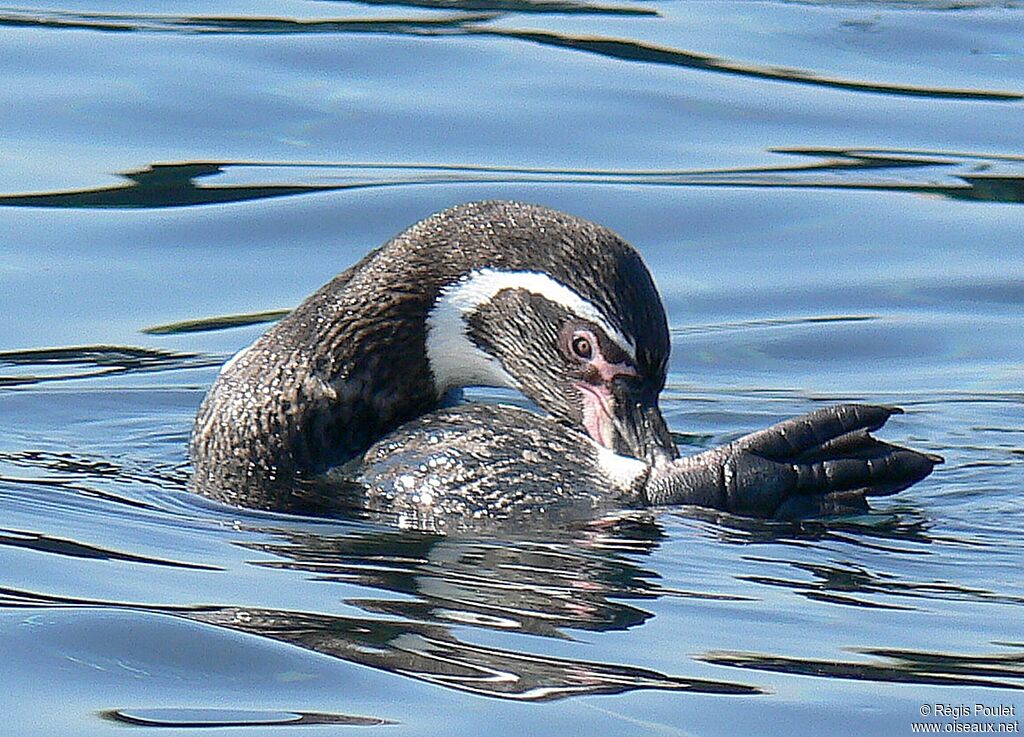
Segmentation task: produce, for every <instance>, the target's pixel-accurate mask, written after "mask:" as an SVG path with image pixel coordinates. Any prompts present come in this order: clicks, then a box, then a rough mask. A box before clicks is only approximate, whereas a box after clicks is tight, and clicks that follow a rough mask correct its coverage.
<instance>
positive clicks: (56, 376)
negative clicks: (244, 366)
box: [0, 345, 224, 389]
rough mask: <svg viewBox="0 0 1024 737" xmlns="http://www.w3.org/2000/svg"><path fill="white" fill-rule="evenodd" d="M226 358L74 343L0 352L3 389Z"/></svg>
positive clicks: (190, 365) (212, 362)
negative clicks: (4, 373) (66, 345)
mask: <svg viewBox="0 0 1024 737" xmlns="http://www.w3.org/2000/svg"><path fill="white" fill-rule="evenodd" d="M223 362H224V357H217V356H207V355H202V354H199V353H177V352H173V351H163V350H156V349H151V348H133V347H122V346H106V345H94V346H74V347H68V348H35V349H30V350H20V351H0V371H7V372H12V371H13V372H16V373H8V374H7V375H3V374H0V389H2V388H7V387H20V386H29V385H32V384H42V383H46V382H52V381H68V380H70V379H89V378H96V377H101V376H114V375H118V374H138V373H153V372H159V371H178V370H181V369H193V368H205V367H210V366H219V365H220V364H222V363H223Z"/></svg>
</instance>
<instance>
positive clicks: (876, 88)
mask: <svg viewBox="0 0 1024 737" xmlns="http://www.w3.org/2000/svg"><path fill="white" fill-rule="evenodd" d="M444 1H445V0H412V1H411V2H409V3H395V4H398V5H411V6H412V7H430V8H438V7H443V8H445V9H447V7H448V6H446V5H440V6H438V5H432V4H429V3H433V2H441V3H443V2H444ZM467 1H468V2H469V5H468V6H467V7H468V8H470V9H478V8H479V9H496V10H499V11H500V12H499V13H483V14H465V13H462V14H457V15H452V16H449V17H445V18H433V19H419V18H411V19H402V18H399V19H380V20H376V19H375V20H364V19H336V20H297V19H291V18H230V17H213V16H209V17H204V16H171V15H167V16H162V15H132V14H112V13H71V12H64V11H50V12H46V13H41V12H35V13H26V12H16V11H7V12H3V13H0V27H4V26H7V27H19V28H23V27H32V28H46V29H81V30H92V31H102V32H116V33H128V32H133V33H178V34H187V35H195V34H245V35H265V34H278V35H279V34H297V33H303V34H306V33H321V34H322V33H330V34H342V33H375V34H389V35H398V36H475V37H479V36H492V37H497V38H502V39H507V40H512V41H522V42H525V43H533V44H539V45H542V46H548V47H552V48H559V49H566V50H569V51H578V52H582V53H589V54H596V55H599V56H603V57H606V58H611V59H617V60H619V61H627V62H637V63H642V64H657V65H660V66H673V67H678V68H683V69H690V70H695V71H702V72H713V73H717V74H726V75H730V76H741V77H748V78H753V79H759V80H765V81H771V82H788V83H793V84H801V85H810V86H815V87H826V88H831V89H840V90H846V91H850V92H861V93H870V94H880V95H898V96H902V97H926V98H940V99H950V100H990V101H1018V100H1022V99H1024V93H1021V92H1015V91H1001V90H978V89H953V88H942V87H922V86H914V85H900V84H891V83H884V82H865V81H857V80H847V79H842V78H838V77H826V76H823V75H819V74H816V73H815V72H813V71H808V70H802V69H785V68H780V67H774V66H769V65H759V64H750V63H744V62H740V61H735V60H731V59H725V58H722V57H718V56H713V55H710V54H702V53H699V52H695V51H688V50H686V49H677V48H673V47H671V46H663V45H658V44H651V43H646V42H643V41H638V40H633V39H623V38H614V37H602V36H582V35H580V36H576V35H569V34H561V33H554V32H551V31H541V30H526V29H504V28H495V27H490V26H486V25H483V24H486V23H487V22H488V21H491V20H493V19H494V18H496V17H498V16H499V15H500V14H501V13H502V12H522V11H523V6H525V8H526V11H525V12H538V7H544V6H545V5H547V4H545V3H539V2H529V1H528V0H475V2H474V0H467ZM420 2H426V3H428V5H426V6H424V5H420V4H419V3H420ZM455 7H456V8H458V9H459V10H461V9H462V8H461V7H459V5H458V4H456V5H455ZM548 7H551V6H548ZM554 7H559V8H560V9H559V10H557V11H548V12H563V13H564V12H574V13H591V14H599V15H607V14H609V13H611V14H617V15H624V14H625V15H636V14H640V15H648V14H650V13H647V12H645V11H644V9H637V8H633V7H621V6H620V7H615V6H610V7H609V6H598V5H593V6H588V5H579V4H575V3H571V2H565V1H564V0H559V2H558V5H557V6H554Z"/></svg>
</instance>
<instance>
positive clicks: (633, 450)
mask: <svg viewBox="0 0 1024 737" xmlns="http://www.w3.org/2000/svg"><path fill="white" fill-rule="evenodd" d="M611 393H612V396H613V397H614V398H615V403H614V406H613V407H612V421H613V425H614V428H615V438H614V444H613V445H612V450H614V451H615V452H616V453H619V454H620V455H630V456H633V457H634V458H639V459H641V460H644V461H647V463H649V464H650V465H652V466H660V465H662V464H665V463H668V462H670V461H671V460H673V459H674V458H677V457H678V456H679V451H678V449H677V448H676V444H675V443H674V442H673V440H672V436H671V435H670V434H669V431H668V426H667V425H666V424H665V418H664V417H662V416H661V410H660V409H659V408H658V392H657V391H656V390H654V389H651V388H649V387H641V386H640V385H639V384H638V382H635V381H622V380H620V381H616V382H614V383H613V384H612V392H611Z"/></svg>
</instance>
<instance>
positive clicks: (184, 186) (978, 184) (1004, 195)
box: [0, 148, 1024, 361]
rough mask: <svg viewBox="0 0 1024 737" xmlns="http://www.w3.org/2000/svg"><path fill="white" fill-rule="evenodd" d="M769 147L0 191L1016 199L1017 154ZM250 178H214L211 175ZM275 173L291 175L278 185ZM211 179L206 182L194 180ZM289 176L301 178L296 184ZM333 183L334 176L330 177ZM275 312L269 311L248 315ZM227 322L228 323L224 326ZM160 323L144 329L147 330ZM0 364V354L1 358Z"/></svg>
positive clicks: (177, 200)
mask: <svg viewBox="0 0 1024 737" xmlns="http://www.w3.org/2000/svg"><path fill="white" fill-rule="evenodd" d="M773 152H774V153H777V154H780V155H787V156H797V157H801V158H811V159H815V160H814V161H812V162H810V163H800V164H788V165H779V166H761V167H739V168H731V169H689V170H686V169H679V170H669V169H666V170H588V169H543V168H529V167H522V168H517V167H489V166H471V165H465V166H462V165H444V164H402V163H398V164H379V163H365V162H336V163H311V162H241V161H239V162H180V163H163V164H152V165H150V166H147V167H145V168H143V169H140V170H138V171H130V172H126V173H124V174H122V175H121V176H123V177H124V178H125V179H126V180H127V182H126V183H125V184H122V185H118V186H113V187H109V186H103V187H94V188H88V189H77V190H62V191H60V190H59V191H53V192H39V193H25V194H6V195H0V206H9V207H57V208H90V209H91V208H98V209H103V208H124V209H135V208H167V207H189V206H197V205H211V204H224V203H229V202H246V201H253V200H262V199H267V198H275V197H288V196H294V195H301V194H311V193H316V192H335V191H342V190H357V189H358V190H363V189H380V188H384V187H396V186H445V185H469V184H501V185H507V184H567V185H614V186H624V185H641V186H657V187H739V188H763V189H826V190H835V191H847V192H851V191H873V192H892V193H894V194H921V195H935V196H941V197H945V198H948V199H952V200H961V201H967V202H1000V203H1013V204H1020V203H1024V157H1014V156H1000V155H985V154H977V153H961V152H943V151H932V152H930V151H899V150H884V149H843V148H831V149H825V148H788V149H774V150H773ZM229 174H230V176H231V177H232V178H233V179H235V180H237V179H239V178H242V179H245V178H248V179H251V180H253V181H252V182H251V183H246V184H231V185H224V184H216V183H215V182H216V177H217V176H221V175H224V176H227V175H229ZM282 178H288V179H290V180H291V181H288V182H282V181H281V179H282ZM204 179H212V180H213V182H214V183H205V182H201V181H200V180H204ZM295 179H299V180H303V179H304V180H306V181H305V182H302V181H300V182H299V183H296V182H295ZM338 180H342V181H338ZM255 317H256V321H262V319H263V318H264V317H267V318H268V319H274V318H275V317H276V315H269V316H264V315H257V316H255ZM215 319H217V320H222V321H224V323H225V324H224V327H229V326H231V325H233V324H245V323H244V320H245V319H247V318H246V316H233V317H232V316H228V317H224V318H208V319H206V320H203V321H201V323H202V324H197V325H195V326H193V327H190V326H189V324H188V323H179V324H176V325H174V326H169V327H168V328H167V332H188V331H189V330H190V329H194V330H205V329H209V325H207V324H206V323H207V322H209V321H211V320H215ZM229 322H230V323H231V325H229V324H227V323H229ZM161 329H163V328H160V327H157V328H151V329H149V330H150V332H153V331H159V330H161ZM0 361H2V358H0Z"/></svg>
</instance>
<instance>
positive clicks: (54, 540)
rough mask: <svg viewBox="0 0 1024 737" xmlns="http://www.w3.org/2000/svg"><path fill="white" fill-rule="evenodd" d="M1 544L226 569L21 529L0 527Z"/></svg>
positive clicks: (69, 554) (109, 558)
mask: <svg viewBox="0 0 1024 737" xmlns="http://www.w3.org/2000/svg"><path fill="white" fill-rule="evenodd" d="M0 547H11V548H24V549H27V550H34V551H36V552H40V553H49V554H51V555H62V556H64V557H66V558H79V559H86V560H104V561H115V562H121V563H146V564H148V565H155V566H165V567H168V568H188V569H192V570H199V571H219V570H223V569H221V568H218V567H217V566H208V565H202V564H200V563H188V562H185V561H175V560H166V559H163V558H152V557H149V556H144V555H135V554H133V553H125V552H122V551H119V550H112V549H109V548H101V547H98V546H95V545H86V544H84V543H80V542H76V541H74V540H69V539H66V538H59V537H50V536H49V535H41V534H39V533H36V532H22V531H20V530H7V529H4V528H0Z"/></svg>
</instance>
